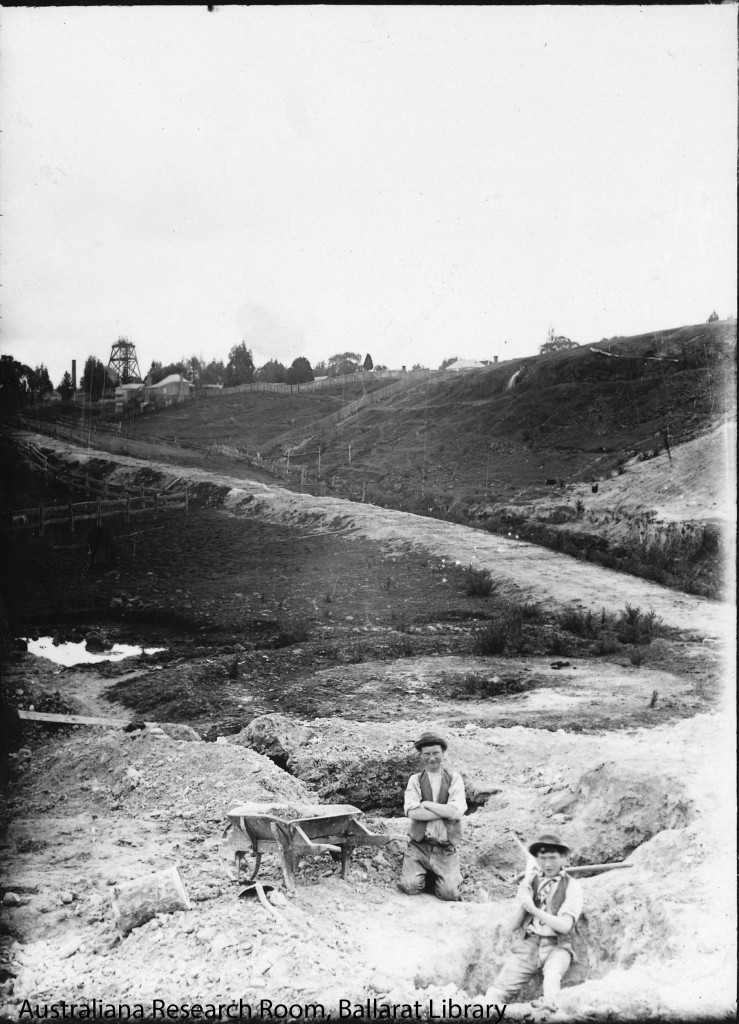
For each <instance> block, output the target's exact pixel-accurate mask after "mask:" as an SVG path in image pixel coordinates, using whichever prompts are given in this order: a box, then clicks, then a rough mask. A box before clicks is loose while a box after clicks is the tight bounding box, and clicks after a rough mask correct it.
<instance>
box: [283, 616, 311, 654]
mask: <svg viewBox="0 0 739 1024" xmlns="http://www.w3.org/2000/svg"><path fill="white" fill-rule="evenodd" d="M277 622H278V627H279V628H278V633H277V636H276V637H275V647H291V646H292V645H293V644H301V643H303V641H304V640H307V639H308V638H309V636H310V631H311V624H310V621H309V620H308V619H304V618H301V617H300V616H295V617H294V618H288V617H287V616H286V615H280V617H279V618H278V620H277Z"/></svg>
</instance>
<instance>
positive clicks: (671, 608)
mask: <svg viewBox="0 0 739 1024" xmlns="http://www.w3.org/2000/svg"><path fill="white" fill-rule="evenodd" d="M30 437H31V438H32V439H33V440H35V441H36V442H41V443H42V446H43V447H44V448H47V449H51V450H54V451H56V452H57V453H59V454H60V455H62V456H65V455H66V456H68V457H69V458H70V459H72V458H74V459H79V461H80V463H81V464H82V465H84V462H85V460H86V459H89V458H100V453H99V452H85V451H83V450H81V449H76V448H73V447H71V446H69V445H68V444H64V443H61V442H56V441H53V440H50V439H48V438H43V439H41V438H39V437H38V436H37V435H31V436H30ZM663 458H664V460H665V462H666V461H667V460H666V457H663ZM110 461H111V462H114V463H115V464H116V465H117V466H118V468H117V469H116V471H115V473H114V474H113V475H112V477H111V479H114V480H122V479H125V477H126V476H127V475H128V474H131V473H135V472H136V471H138V470H142V469H147V470H149V471H150V472H154V473H157V474H161V479H162V482H163V483H164V484H165V485H166V483H167V482H169V481H171V480H174V479H175V478H178V479H180V480H188V481H191V482H193V483H194V482H203V483H208V484H211V485H213V486H218V487H227V488H229V493H228V497H227V499H226V502H225V507H226V508H227V509H229V510H231V511H232V512H233V513H234V514H237V515H238V514H243V515H248V516H254V517H256V518H259V519H261V520H265V521H268V522H276V523H282V524H296V523H299V524H301V525H303V526H305V525H306V523H309V524H310V525H311V527H312V528H313V529H321V530H329V531H333V532H335V533H337V534H344V535H346V534H357V535H361V536H363V537H366V538H370V539H372V540H378V541H385V542H391V543H397V544H399V545H402V544H411V545H413V546H415V547H422V548H423V549H425V550H426V551H428V552H430V553H433V554H435V555H437V556H441V557H446V558H448V559H450V560H452V561H459V562H460V563H461V564H463V565H467V564H473V565H476V566H480V567H482V568H487V569H489V570H490V571H491V572H492V573H493V575H494V576H495V578H496V579H499V580H501V581H502V583H503V585H504V586H505V587H506V588H508V589H509V591H510V593H511V596H514V595H515V596H516V597H517V598H518V599H519V600H536V601H538V602H540V603H547V602H555V603H557V604H563V605H564V604H571V605H576V606H580V607H583V608H585V609H593V610H595V611H599V610H600V609H601V608H602V607H605V608H606V611H610V612H616V611H618V610H620V609H622V608H623V607H624V606H625V605H626V604H630V605H632V606H635V607H640V608H643V609H646V608H652V609H653V610H654V611H655V612H656V614H657V615H659V616H660V617H661V618H663V619H664V621H665V623H666V624H668V625H670V626H674V627H675V628H677V629H679V630H683V631H686V632H697V633H699V634H700V635H701V636H703V637H706V638H732V637H733V636H734V635H735V629H734V620H735V613H734V611H732V609H731V607H730V606H729V605H724V604H721V603H718V602H715V601H709V600H706V599H702V598H698V597H693V596H691V595H687V594H679V593H676V592H675V591H673V590H669V589H667V588H666V587H661V586H658V585H656V584H653V583H649V582H648V581H646V580H640V579H638V578H636V577H632V576H627V575H625V574H623V573H618V572H614V571H612V570H608V569H605V568H603V567H601V566H596V565H592V564H589V563H583V562H581V561H580V560H577V559H573V558H570V557H568V556H565V555H562V554H559V553H557V552H553V551H549V550H547V549H545V548H542V547H539V546H537V545H534V544H528V543H525V542H521V541H517V540H515V539H514V538H505V537H500V536H494V535H491V534H487V533H485V532H484V531H482V530H471V529H470V528H468V527H463V526H457V525H455V524H453V523H446V522H440V521H438V520H435V519H430V518H429V519H427V518H424V517H422V516H417V515H413V514H411V513H405V512H397V511H395V510H393V509H385V508H381V507H379V506H376V505H368V504H358V503H356V502H350V501H346V500H344V499H341V498H333V497H329V496H326V497H314V496H312V495H309V494H296V493H294V492H292V491H286V490H284V489H282V488H280V487H277V486H272V485H269V484H265V483H260V482H256V481H248V480H244V479H240V478H235V477H229V476H225V475H220V474H219V475H214V474H211V473H208V472H206V471H204V470H199V469H191V468H187V469H186V468H183V467H177V469H176V470H174V469H173V468H172V467H171V466H169V465H167V464H165V463H155V462H140V461H139V460H137V459H130V458H127V457H124V456H111V457H110ZM654 472H655V470H654V469H653V470H652V474H654ZM685 484H686V486H687V487H690V486H691V481H690V480H687V479H686V481H685ZM604 500H606V499H605V498H604V497H603V496H601V497H600V501H601V503H602V502H603V501H604ZM673 514H674V513H673Z"/></svg>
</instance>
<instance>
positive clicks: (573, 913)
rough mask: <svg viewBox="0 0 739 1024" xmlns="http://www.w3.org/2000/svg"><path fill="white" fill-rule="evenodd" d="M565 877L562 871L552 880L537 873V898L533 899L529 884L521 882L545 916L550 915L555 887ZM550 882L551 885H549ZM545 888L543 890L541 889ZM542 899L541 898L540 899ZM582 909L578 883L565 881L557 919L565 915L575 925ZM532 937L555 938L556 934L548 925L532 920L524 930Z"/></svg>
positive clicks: (573, 880) (580, 888)
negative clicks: (563, 894) (565, 886)
mask: <svg viewBox="0 0 739 1024" xmlns="http://www.w3.org/2000/svg"><path fill="white" fill-rule="evenodd" d="M564 875H565V871H564V870H562V871H560V872H559V874H557V875H555V876H554V878H553V879H551V880H550V879H547V878H546V877H545V876H544V875H543V874H542V872H541V871H538V872H537V876H538V879H539V883H538V884H539V892H538V893H537V897H536V898H535V899H534V890H533V887H532V885H531V882H530V881H529V882H523V883H522V885H523V886H525V887H526V890H527V892H528V895H529V896H531V897H532V899H534V902H535V903H536V905H537V906H538V907H539V909H540V910H544V911H545V912H546V913H547V914H551V913H552V911H551V910H550V907H551V905H552V898H553V896H554V893H555V892H556V890H557V886H558V885H559V883H560V881H561V880H562V878H563V877H564ZM550 881H551V884H549V883H550ZM543 887H545V888H543ZM542 897H543V898H542ZM582 908H583V891H582V886H581V885H580V883H579V882H578V881H577V880H576V879H574V878H571V877H568V879H567V892H566V894H565V898H564V901H563V903H562V906H561V907H560V908H559V910H558V911H557V915H556V916H557V917H564V916H565V914H567V915H569V916H570V917H571V918H572V919H573V921H575V923H577V921H578V919H579V917H580V915H581V914H582ZM526 931H527V932H530V933H531V934H533V935H541V936H543V937H546V938H556V937H557V932H555V930H554V929H553V928H550V926H549V925H548V924H544V922H543V921H540V920H539V919H538V918H534V919H533V921H531V923H530V924H529V926H528V927H527V929H526Z"/></svg>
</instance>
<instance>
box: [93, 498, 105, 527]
mask: <svg viewBox="0 0 739 1024" xmlns="http://www.w3.org/2000/svg"><path fill="white" fill-rule="evenodd" d="M102 521H103V503H102V500H101V499H100V498H98V510H97V519H96V520H95V525H96V526H100V524H101V523H102Z"/></svg>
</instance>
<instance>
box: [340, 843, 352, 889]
mask: <svg viewBox="0 0 739 1024" xmlns="http://www.w3.org/2000/svg"><path fill="white" fill-rule="evenodd" d="M353 852H354V847H353V846H350V845H349V843H344V844H343V845H342V847H341V877H342V878H343V879H344V880H345V881H346V880H348V879H349V873H350V871H351V860H352V853H353Z"/></svg>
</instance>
